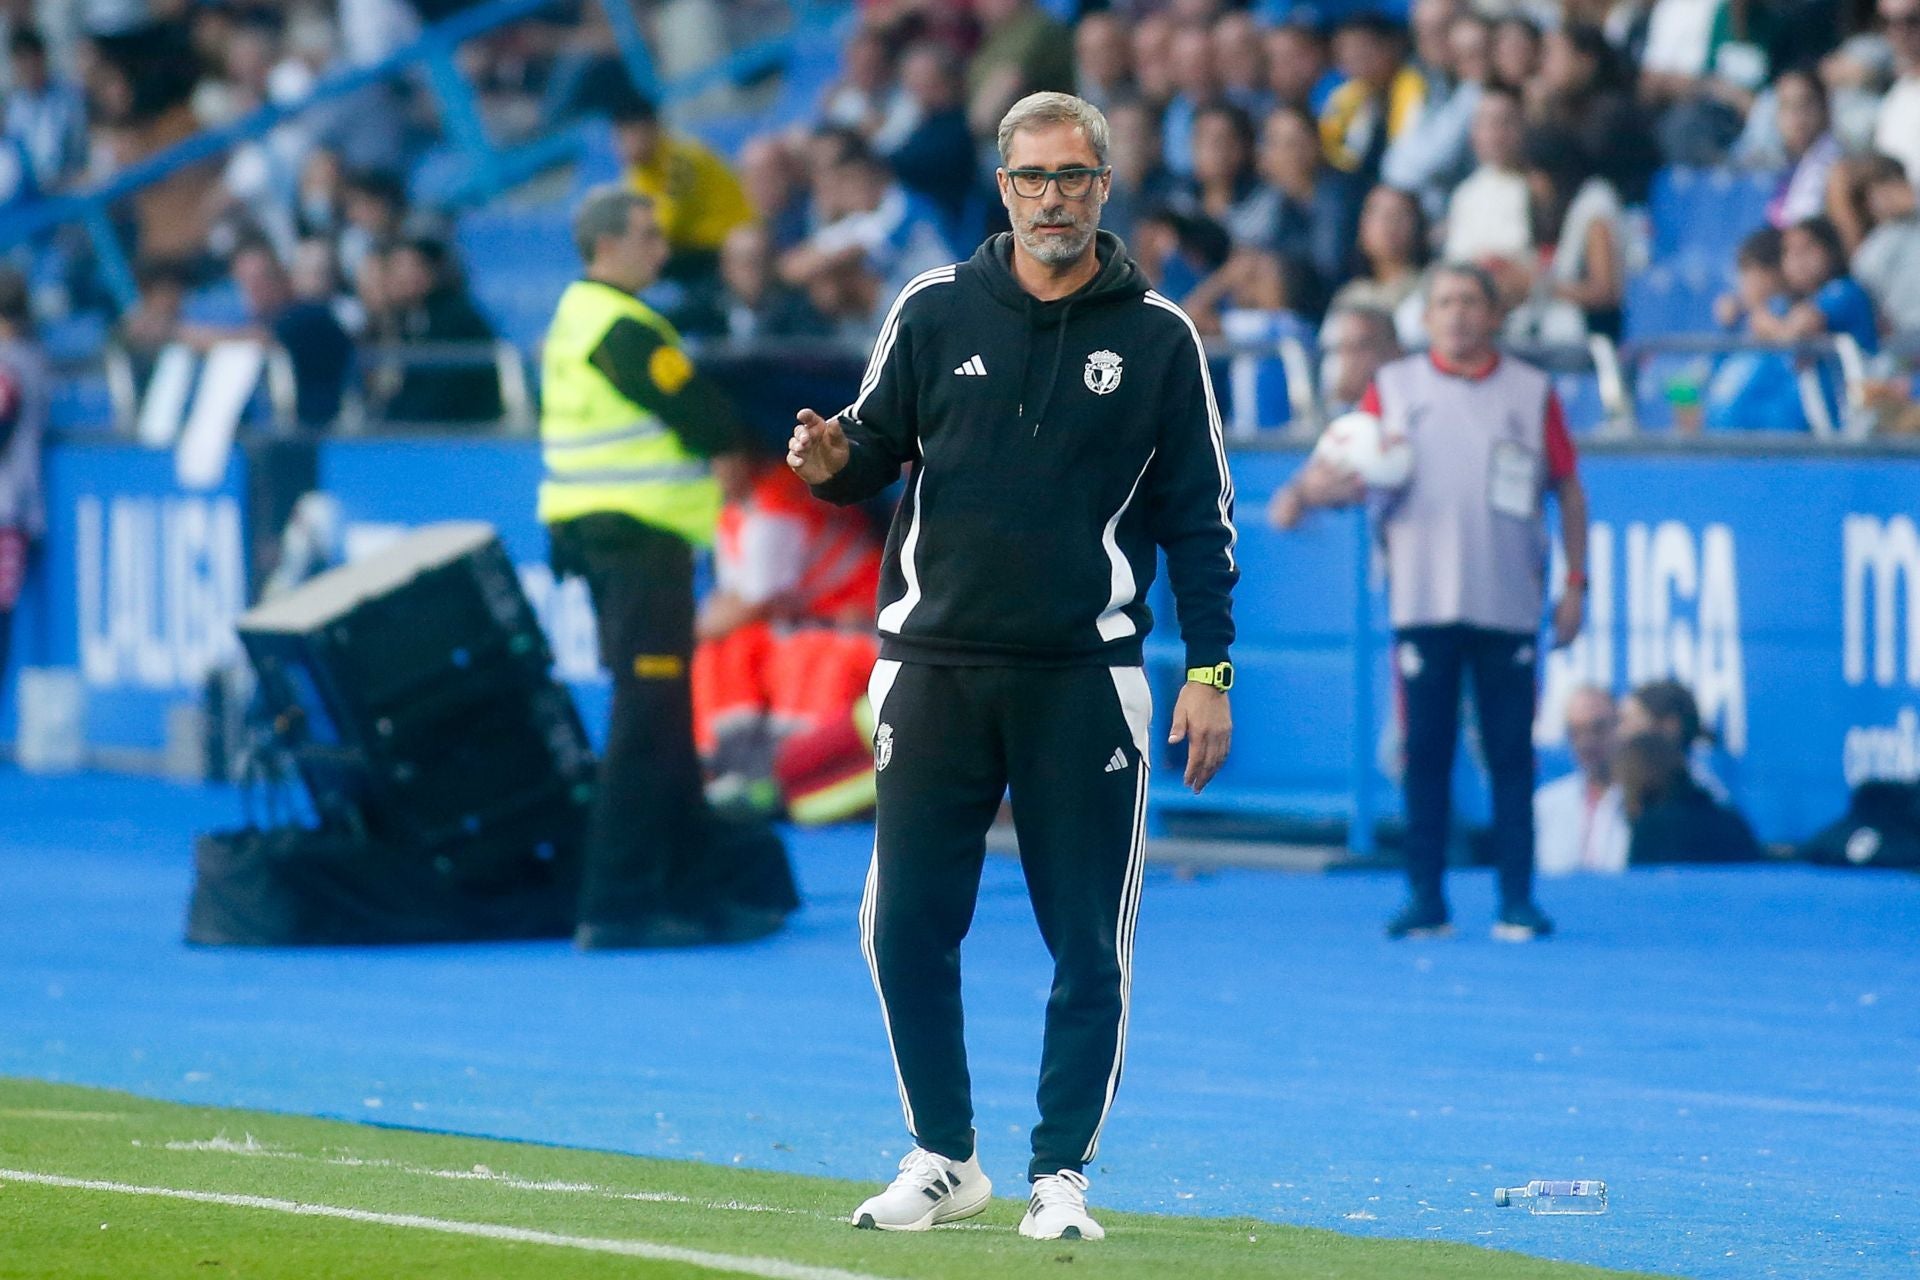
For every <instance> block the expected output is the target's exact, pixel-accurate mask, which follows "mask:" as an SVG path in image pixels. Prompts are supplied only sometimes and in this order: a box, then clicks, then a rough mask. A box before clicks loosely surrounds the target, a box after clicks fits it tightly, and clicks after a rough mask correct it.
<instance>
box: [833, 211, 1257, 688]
mask: <svg viewBox="0 0 1920 1280" xmlns="http://www.w3.org/2000/svg"><path fill="white" fill-rule="evenodd" d="M1012 249H1013V237H1012V236H1010V235H1008V234H1005V233H1002V234H1000V235H997V236H994V237H992V238H991V239H989V240H988V241H987V242H986V243H985V244H983V245H981V246H980V249H979V251H978V252H976V253H975V254H974V255H973V258H972V259H971V260H970V261H968V262H964V263H957V264H954V265H952V266H946V267H939V268H937V269H935V270H933V271H928V272H926V273H925V274H923V275H920V276H917V277H915V278H914V280H913V281H912V282H911V283H909V284H908V285H907V287H906V288H905V289H903V290H901V292H900V296H899V298H897V299H896V300H895V301H894V304H893V308H892V310H890V311H889V312H888V313H887V320H886V324H885V325H884V326H882V328H881V331H880V338H879V341H878V342H876V343H875V345H874V349H873V357H872V359H871V360H870V361H869V362H868V364H867V371H866V376H865V377H864V378H863V379H862V380H861V384H860V396H859V398H858V399H857V400H855V401H854V402H853V404H852V405H850V406H849V407H848V408H846V409H844V410H842V411H841V413H840V420H841V423H842V425H843V426H844V427H845V429H846V433H847V438H848V441H849V443H850V445H851V448H852V456H851V458H850V459H849V460H848V463H847V465H846V467H845V468H844V469H843V470H842V471H841V472H840V473H839V474H838V475H836V476H834V477H833V478H832V479H831V480H829V481H828V482H827V483H825V484H822V485H817V486H815V488H814V492H815V493H817V494H818V495H819V496H820V497H822V498H825V499H827V500H829V501H831V502H837V503H851V502H860V501H864V500H865V499H868V498H871V497H873V496H874V495H875V494H877V493H879V492H880V491H881V490H883V489H885V488H886V487H887V486H888V485H889V484H891V483H893V481H894V480H895V479H896V478H897V477H898V476H899V474H900V468H901V467H902V466H903V465H904V464H906V463H909V462H912V463H915V464H916V465H915V467H914V471H913V478H912V480H911V482H910V483H909V484H908V486H907V491H906V495H905V497H904V498H903V499H902V500H901V503H900V509H899V510H898V511H897V512H896V513H895V515H894V519H893V528H892V530H891V531H890V533H889V534H888V537H887V555H886V564H885V567H884V569H883V570H882V573H881V579H880V619H879V625H880V633H881V641H882V643H881V653H882V656H884V657H888V658H897V659H900V660H903V661H908V662H926V663H936V664H944V665H949V666H1074V665H1134V664H1138V663H1139V662H1140V661H1141V653H1140V645H1141V641H1142V640H1143V639H1144V638H1145V636H1146V634H1147V631H1148V630H1149V629H1150V628H1151V627H1152V626H1153V615H1152V613H1151V612H1150V611H1149V610H1148V608H1147V605H1146V598H1147V591H1148V588H1149V587H1150V586H1151V585H1152V584H1153V578H1154V572H1155V568H1156V557H1155V547H1156V546H1158V547H1162V548H1164V549H1165V550H1166V554H1167V569H1168V574H1169V576H1170V578H1171V580H1172V585H1173V594H1174V601H1175V605H1176V607H1177V610H1178V613H1179V617H1180V631H1181V634H1182V636H1183V638H1184V639H1185V641H1186V646H1187V665H1188V666H1190V667H1194V666H1212V665H1214V664H1215V663H1218V662H1222V661H1225V660H1226V657H1227V648H1228V646H1229V645H1230V644H1232V642H1233V612H1232V591H1233V584H1234V582H1235V580H1236V579H1237V578H1238V577H1239V569H1238V567H1237V566H1236V565H1235V562H1234V530H1233V481H1232V479H1231V478H1230V477H1229V476H1228V474H1227V456H1226V451H1225V448H1224V447H1223V444H1222V441H1221V434H1220V411H1219V408H1218V406H1217V405H1216V404H1215V402H1214V396H1213V383H1212V381H1211V379H1210V378H1209V377H1208V374H1207V362H1206V354H1205V352H1204V351H1203V349H1202V347H1201V344H1200V335H1199V332H1198V331H1197V330H1196V329H1195V328H1194V327H1193V322H1192V321H1191V320H1189V319H1187V317H1186V314H1185V313H1184V312H1182V311H1181V310H1180V308H1179V307H1177V306H1175V305H1174V304H1173V303H1172V302H1169V301H1168V300H1167V299H1166V298H1164V297H1162V296H1160V295H1159V294H1157V293H1155V292H1153V291H1152V290H1151V289H1149V288H1148V287H1147V284H1146V281H1145V279H1144V278H1143V277H1142V275H1141V274H1140V269H1139V268H1138V267H1137V266H1135V265H1134V263H1133V260H1132V259H1131V258H1129V257H1128V256H1127V253H1126V246H1124V245H1123V244H1121V243H1120V240H1119V239H1118V237H1116V236H1114V235H1112V234H1110V233H1108V232H1105V231H1102V232H1100V233H1099V239H1098V242H1097V246H1096V252H1097V253H1098V255H1099V259H1100V271H1099V274H1097V275H1096V276H1095V277H1094V278H1093V279H1092V280H1091V281H1089V282H1088V283H1087V284H1086V285H1084V286H1083V287H1082V288H1080V289H1079V290H1077V291H1075V292H1074V293H1073V294H1071V295H1070V296H1068V297H1065V298H1061V299H1058V300H1055V301H1052V302H1042V301H1040V300H1039V299H1037V298H1035V297H1033V296H1032V295H1031V294H1029V293H1027V292H1026V291H1025V290H1024V289H1022V288H1021V287H1020V285H1019V282H1018V281H1016V280H1015V279H1014V277H1013V272H1012V267H1011V253H1012Z"/></svg>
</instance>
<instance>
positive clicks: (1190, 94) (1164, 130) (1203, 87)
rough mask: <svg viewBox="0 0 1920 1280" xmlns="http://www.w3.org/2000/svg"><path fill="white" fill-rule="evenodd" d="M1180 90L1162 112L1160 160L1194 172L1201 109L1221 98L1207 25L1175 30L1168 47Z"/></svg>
mask: <svg viewBox="0 0 1920 1280" xmlns="http://www.w3.org/2000/svg"><path fill="white" fill-rule="evenodd" d="M1168 53H1169V56H1170V57H1171V58H1172V60H1173V82H1174V85H1175V87H1176V89H1177V90H1178V92H1176V93H1175V94H1174V95H1173V97H1172V98H1171V99H1170V100H1169V101H1168V102H1167V106H1166V110H1165V112H1164V113H1162V115H1161V125H1160V127H1161V143H1160V156H1161V160H1162V161H1163V162H1164V163H1165V164H1166V166H1167V168H1169V169H1171V170H1172V171H1173V172H1174V173H1175V174H1176V175H1177V176H1179V177H1182V178H1190V177H1192V176H1193V141H1194V126H1195V125H1196V124H1198V123H1199V119H1200V113H1201V112H1202V111H1205V110H1206V109H1207V108H1209V107H1213V106H1216V105H1219V104H1220V103H1221V101H1222V94H1221V91H1220V77H1219V74H1218V71H1217V70H1216V68H1215V66H1214V62H1213V38H1212V36H1211V35H1209V34H1208V32H1207V30H1206V29H1205V28H1204V27H1189V28H1186V29H1184V30H1181V31H1176V32H1175V33H1174V35H1173V40H1172V44H1171V46H1170V48H1169V50H1168Z"/></svg>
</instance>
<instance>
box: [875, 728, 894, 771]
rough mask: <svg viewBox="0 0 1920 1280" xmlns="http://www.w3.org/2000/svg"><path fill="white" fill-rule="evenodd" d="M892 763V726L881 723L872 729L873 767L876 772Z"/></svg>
mask: <svg viewBox="0 0 1920 1280" xmlns="http://www.w3.org/2000/svg"><path fill="white" fill-rule="evenodd" d="M891 763H893V726H892V725H890V724H883V725H881V726H880V727H879V728H878V729H875V730H874V731H873V768H874V771H875V772H876V773H877V772H879V771H880V770H882V769H884V768H886V767H887V766H888V765H889V764H891Z"/></svg>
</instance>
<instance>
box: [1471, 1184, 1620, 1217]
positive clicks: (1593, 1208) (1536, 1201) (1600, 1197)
mask: <svg viewBox="0 0 1920 1280" xmlns="http://www.w3.org/2000/svg"><path fill="white" fill-rule="evenodd" d="M1493 1202H1494V1203H1495V1204H1496V1205H1499V1206H1500V1207H1501V1208H1503V1209H1504V1208H1506V1207H1507V1206H1509V1205H1516V1204H1523V1205H1525V1206H1526V1207H1527V1212H1528V1213H1605V1212H1606V1211H1607V1184H1606V1183H1604V1182H1594V1181H1590V1180H1583V1181H1578V1182H1529V1183H1528V1184H1527V1185H1526V1186H1524V1187H1496V1188H1494V1192H1493Z"/></svg>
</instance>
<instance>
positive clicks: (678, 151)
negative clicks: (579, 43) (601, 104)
mask: <svg viewBox="0 0 1920 1280" xmlns="http://www.w3.org/2000/svg"><path fill="white" fill-rule="evenodd" d="M605 110H606V113H607V116H608V118H609V119H610V120H611V121H612V122H613V143H614V150H615V151H616V152H617V153H618V154H619V157H620V164H621V166H622V167H623V168H624V169H625V170H626V175H627V185H628V186H629V187H630V188H632V190H633V191H634V192H636V193H637V194H639V195H643V196H646V197H647V198H648V199H649V200H651V201H652V202H653V208H654V212H655V214H657V215H658V217H659V219H660V230H661V231H662V232H663V233H664V234H665V235H666V237H667V247H668V250H669V256H668V258H667V265H666V267H665V269H664V271H663V273H662V274H663V275H664V276H665V277H667V278H669V279H673V280H682V281H685V280H692V279H697V278H700V277H703V276H711V275H712V273H713V271H714V270H715V268H716V267H717V265H718V262H719V255H720V243H721V241H723V240H725V239H726V238H727V233H728V232H729V231H732V230H733V229H734V228H735V227H737V226H739V225H740V224H741V223H743V222H750V221H752V219H753V216H754V213H753V206H752V205H751V204H749V203H748V202H747V193H746V192H745V191H743V190H741V187H740V180H739V179H738V178H736V177H735V176H734V175H733V170H731V169H729V168H728V167H727V163H726V161H724V160H722V159H721V158H720V157H719V156H717V155H715V154H714V153H713V152H712V151H710V150H708V149H707V147H705V146H704V145H702V144H701V143H700V142H698V141H696V140H694V139H692V138H689V137H685V136H683V135H681V134H677V133H674V132H672V131H671V130H669V129H668V128H667V127H666V126H665V125H663V124H661V123H660V115H659V111H658V109H657V108H656V107H655V106H654V104H653V103H652V102H650V101H648V100H647V98H646V97H645V96H643V95H642V94H641V93H639V92H638V91H637V90H635V89H634V88H633V87H632V86H631V85H630V84H628V83H627V82H626V81H625V79H624V78H622V79H620V80H618V81H617V82H615V84H614V85H613V86H611V87H609V89H608V90H607V93H606V101H605Z"/></svg>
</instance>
